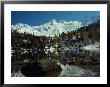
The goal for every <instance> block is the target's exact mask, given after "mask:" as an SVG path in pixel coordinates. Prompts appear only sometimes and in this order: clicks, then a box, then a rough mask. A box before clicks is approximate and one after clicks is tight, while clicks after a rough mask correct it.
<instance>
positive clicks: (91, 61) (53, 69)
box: [11, 48, 100, 77]
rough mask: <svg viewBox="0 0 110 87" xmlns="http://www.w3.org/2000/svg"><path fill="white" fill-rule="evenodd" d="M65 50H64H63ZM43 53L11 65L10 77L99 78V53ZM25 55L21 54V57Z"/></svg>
mask: <svg viewBox="0 0 110 87" xmlns="http://www.w3.org/2000/svg"><path fill="white" fill-rule="evenodd" d="M65 49H66V50H65ZM65 49H60V50H57V51H53V52H51V51H49V50H48V51H44V52H45V53H39V54H35V55H36V58H33V59H24V60H19V62H18V61H17V62H14V63H12V74H11V76H12V77H22V76H23V77H25V76H26V77H39V76H40V77H77V76H78V77H94V76H95V77H96V76H100V53H99V52H96V51H86V50H81V49H79V50H74V51H73V50H67V48H65ZM23 55H25V54H22V55H21V56H23Z"/></svg>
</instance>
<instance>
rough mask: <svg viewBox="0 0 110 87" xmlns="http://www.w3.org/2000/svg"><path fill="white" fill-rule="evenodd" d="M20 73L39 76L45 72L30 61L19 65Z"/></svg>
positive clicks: (27, 75)
mask: <svg viewBox="0 0 110 87" xmlns="http://www.w3.org/2000/svg"><path fill="white" fill-rule="evenodd" d="M21 73H22V74H23V75H25V76H26V77H41V76H45V72H44V71H43V70H41V67H39V65H38V64H37V63H30V64H27V65H25V66H23V67H21Z"/></svg>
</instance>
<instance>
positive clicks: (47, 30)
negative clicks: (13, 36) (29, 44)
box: [11, 19, 83, 37]
mask: <svg viewBox="0 0 110 87" xmlns="http://www.w3.org/2000/svg"><path fill="white" fill-rule="evenodd" d="M82 26H83V25H82V23H81V22H80V21H60V22H58V21H56V20H55V19H53V20H51V21H50V22H47V23H45V24H42V25H39V26H29V25H27V24H23V23H18V24H16V25H12V26H11V29H12V30H17V31H18V32H19V33H24V32H27V33H30V34H33V33H34V35H37V36H47V37H48V36H51V37H54V36H55V35H57V36H58V35H59V34H61V33H62V32H65V33H66V32H67V31H74V30H77V29H78V28H80V27H82Z"/></svg>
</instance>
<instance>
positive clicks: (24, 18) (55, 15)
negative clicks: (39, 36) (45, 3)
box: [11, 11, 100, 26]
mask: <svg viewBox="0 0 110 87" xmlns="http://www.w3.org/2000/svg"><path fill="white" fill-rule="evenodd" d="M97 16H100V12H99V11H12V12H11V24H12V25H15V24H17V23H24V24H28V25H31V26H33V25H41V24H44V23H46V22H49V21H50V20H52V19H56V20H57V21H59V20H66V21H72V20H79V21H82V19H83V20H87V18H89V17H97Z"/></svg>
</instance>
